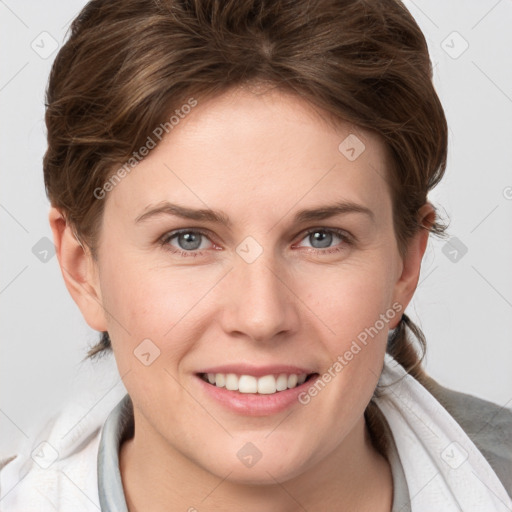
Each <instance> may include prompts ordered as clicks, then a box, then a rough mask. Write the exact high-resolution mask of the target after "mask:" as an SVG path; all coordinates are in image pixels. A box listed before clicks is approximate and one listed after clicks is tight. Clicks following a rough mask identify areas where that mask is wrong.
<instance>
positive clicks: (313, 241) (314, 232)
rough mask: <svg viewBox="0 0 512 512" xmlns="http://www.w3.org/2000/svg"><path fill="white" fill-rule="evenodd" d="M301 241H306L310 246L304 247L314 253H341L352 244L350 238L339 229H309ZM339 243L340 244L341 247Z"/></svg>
mask: <svg viewBox="0 0 512 512" xmlns="http://www.w3.org/2000/svg"><path fill="white" fill-rule="evenodd" d="M301 240H306V241H307V242H309V244H310V245H309V246H305V247H310V248H311V249H314V250H315V251H316V252H325V253H332V252H338V251H341V250H343V248H344V247H345V246H346V245H350V244H351V243H352V238H351V237H350V236H349V234H348V233H346V232H345V231H342V230H340V229H327V228H313V229H310V230H308V231H307V232H306V234H305V236H304V237H303V238H302V239H301ZM336 242H338V243H336ZM340 242H342V243H341V247H340ZM333 243H334V245H335V246H334V247H333V246H332V244H333ZM303 247H304V246H303ZM326 249H330V250H326Z"/></svg>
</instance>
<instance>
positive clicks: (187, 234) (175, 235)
mask: <svg viewBox="0 0 512 512" xmlns="http://www.w3.org/2000/svg"><path fill="white" fill-rule="evenodd" d="M160 243H161V244H162V246H163V247H164V248H165V249H167V250H170V251H171V252H174V253H179V254H181V255H182V256H197V255H199V254H201V251H202V250H206V249H210V248H212V247H213V244H212V242H211V241H210V240H209V238H208V236H207V235H206V233H204V232H202V231H199V230H196V229H182V230H180V231H173V232H171V233H168V234H166V235H164V237H163V238H162V239H161V241H160Z"/></svg>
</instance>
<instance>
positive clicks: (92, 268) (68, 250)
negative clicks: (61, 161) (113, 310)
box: [49, 207, 107, 331]
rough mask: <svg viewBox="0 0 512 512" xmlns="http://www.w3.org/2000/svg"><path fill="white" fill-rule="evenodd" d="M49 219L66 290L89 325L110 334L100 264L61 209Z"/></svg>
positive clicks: (52, 209)
mask: <svg viewBox="0 0 512 512" xmlns="http://www.w3.org/2000/svg"><path fill="white" fill-rule="evenodd" d="M49 220H50V226H51V228H52V232H53V242H54V244H55V249H56V253H57V258H58V260H59V265H60V269H61V272H62V277H63V278H64V282H65V284H66V288H67V289H68V291H69V293H70V294H71V297H73V300H74V301H75V302H76V304H77V305H78V307H79V308H80V311H81V312H82V315H83V317H84V319H85V321H86V322H87V323H88V324H89V326H90V327H92V328H93V329H95V330H97V331H106V330H107V322H106V315H105V310H104V308H103V302H102V297H101V289H100V285H99V274H98V266H97V262H96V261H95V260H94V259H93V257H92V255H91V253H90V250H89V249H88V248H87V247H83V246H82V244H81V243H80V242H79V241H78V239H77V237H76V236H75V233H74V231H73V228H72V226H71V225H70V224H69V223H68V222H67V220H66V218H65V217H64V215H62V214H61V212H60V211H59V210H58V209H56V208H54V207H52V208H51V209H50V214H49Z"/></svg>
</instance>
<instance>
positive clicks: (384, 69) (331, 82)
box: [44, 0, 447, 375]
mask: <svg viewBox="0 0 512 512" xmlns="http://www.w3.org/2000/svg"><path fill="white" fill-rule="evenodd" d="M251 84H267V85H268V86H270V87H278V88H280V89H283V90H286V91H289V92H291V93H294V94H296V95H299V96H300V97H301V98H303V99H305V100H307V101H309V102H310V103H312V104H313V105H315V106H317V107H319V108H321V109H323V110H324V111H326V112H327V113H328V114H329V117H330V118H332V119H339V120H343V121H346V122H349V123H352V124H353V125H356V126H359V127H362V128H365V129H369V130H371V131H373V132H375V133H377V134H378V135H380V137H381V139H382V141H383V142H384V144H385V145H386V147H387V149H388V152H389V155H390V157H391V162H390V165H389V169H387V174H388V185H389V190H390V193H391V196H392V200H393V219H394V228H395V234H396V239H397V245H398V249H399V251H400V254H401V255H405V253H406V248H407V242H408V240H409V239H410V238H411V237H412V236H413V235H414V234H416V233H417V231H418V229H429V230H430V231H431V232H432V233H435V234H438V235H442V234H443V232H444V230H445V226H444V225H442V223H441V222H440V221H439V220H437V219H436V221H435V222H434V223H433V224H432V225H428V226H421V225H419V223H418V218H417V213H418V210H419V208H420V207H421V206H422V205H423V204H424V203H425V202H427V194H428V192H429V191H430V190H431V189H432V188H433V187H434V186H435V185H436V184H437V183H438V182H439V180H440V179H441V178H442V176H443V173H444V170H445V166H446V153H447V126H446V119H445V116H444V112H443V109H442V106H441V103H440V101H439V98H438V96H437V94H436V92H435V90H434V87H433V84H432V67H431V63H430V59H429V55H428V50H427V44H426V41H425V38H424V36H423V34H422V32H421V30H420V29H419V27H418V25H417V24H416V22H415V21H414V19H413V17H412V16H411V14H410V13H409V12H408V11H407V9H405V7H404V6H403V5H402V4H401V3H400V2H399V1H398V0H378V1H376V0H115V1H113V0H92V1H91V2H89V3H88V4H87V5H86V6H85V7H84V9H83V10H82V11H81V12H80V14H79V15H78V17H77V18H76V19H75V20H74V21H73V23H72V25H71V31H70V36H69V38H68V40H67V42H66V43H65V44H64V45H63V47H62V48H61V50H60V51H59V53H58V55H57V57H56V59H55V62H54V64H53V68H52V71H51V75H50V79H49V84H48V89H47V110H46V126H47V130H48V150H47V152H46V154H45V157H44V178H45V184H46V191H47V194H48V197H49V199H50V201H51V203H52V205H53V206H55V207H57V208H59V209H60V210H61V212H62V213H63V214H64V216H65V217H66V219H67V221H68V222H69V223H70V225H71V226H73V228H74V230H75V232H76V234H77V236H78V237H79V239H80V240H81V241H82V242H85V244H86V246H87V247H88V248H89V249H90V251H91V254H92V256H93V257H96V243H97V236H98V230H99V227H100V221H101V216H102V212H103V207H104V204H105V200H108V197H107V198H105V199H101V198H100V199H98V198H97V194H95V193H94V191H95V190H98V189H99V188H101V187H103V185H104V184H105V182H106V180H108V179H109V177H110V176H112V174H113V173H114V172H115V171H116V170H117V169H119V167H120V166H122V165H123V164H125V163H126V162H127V160H128V159H129V158H130V157H131V156H132V153H133V152H134V151H136V150H137V149H138V148H140V147H141V146H142V145H143V144H144V143H146V141H147V138H148V136H149V135H151V133H152V132H153V131H154V130H155V127H157V126H159V125H161V124H162V123H165V122H168V121H169V116H170V115H171V114H172V113H173V112H174V111H175V109H179V108H180V107H181V106H182V105H184V104H185V103H187V101H188V100H189V99H190V98H191V97H192V98H194V99H195V100H194V101H198V102H199V103H200V102H201V98H204V97H206V96H211V95H217V94H221V93H223V92H225V91H227V90H228V89H229V88H232V87H234V86H244V85H249V86H250V85H251ZM408 331H409V332H411V333H413V334H414V335H415V337H416V338H417V340H419V344H420V345H421V349H422V350H421V351H423V350H424V345H425V340H424V337H423V334H422V333H421V330H420V329H419V328H418V327H416V326H415V325H414V324H413V323H412V322H411V320H410V319H409V318H407V317H405V318H404V321H403V322H402V323H401V324H400V327H399V328H398V329H396V330H395V331H394V333H393V335H392V336H390V341H389V344H388V351H389V352H390V353H391V354H392V355H393V356H394V357H395V358H396V359H397V360H398V361H399V362H400V363H401V364H402V365H403V366H404V367H405V368H406V369H407V370H408V371H410V372H411V373H412V374H415V375H418V374H421V370H420V362H421V359H420V356H419V355H418V351H417V350H416V349H415V348H414V347H413V345H412V344H411V340H410V339H409V338H408V335H407V332H408ZM108 350H111V347H110V340H109V337H108V333H106V332H104V333H102V336H101V340H100V342H99V343H98V344H97V345H96V346H95V347H93V348H92V349H91V350H90V351H89V356H93V355H95V354H98V353H100V352H104V351H108Z"/></svg>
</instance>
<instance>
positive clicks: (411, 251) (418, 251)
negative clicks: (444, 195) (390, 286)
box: [391, 203, 436, 328]
mask: <svg viewBox="0 0 512 512" xmlns="http://www.w3.org/2000/svg"><path fill="white" fill-rule="evenodd" d="M435 218H436V213H435V210H434V207H433V206H432V205H431V204H430V203H425V204H424V205H423V206H422V207H421V208H420V209H419V210H418V221H419V223H420V225H421V226H422V228H421V229H419V230H418V232H417V233H416V235H414V237H413V238H411V240H410V241H409V243H408V244H407V253H406V255H405V256H404V258H403V260H402V272H401V275H400V278H399V279H398V281H397V282H396V284H395V291H394V301H396V302H398V303H399V304H401V305H402V306H403V310H402V311H404V310H405V309H406V307H407V306H408V304H409V302H410V301H411V299H412V296H413V295H414V292H415V291H416V287H417V286H418V280H419V278H420V270H421V262H422V260H423V255H424V254H425V249H426V248H427V243H428V237H429V234H430V227H431V226H432V224H433V223H434V222H435ZM399 321H400V318H398V319H397V321H396V322H395V325H393V326H392V327H391V328H394V327H396V325H398V322H399Z"/></svg>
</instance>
